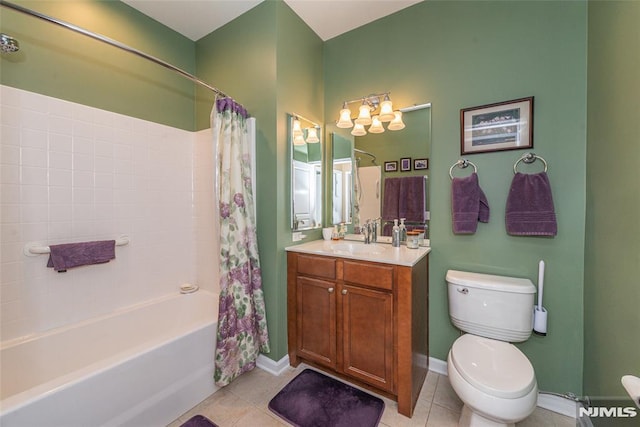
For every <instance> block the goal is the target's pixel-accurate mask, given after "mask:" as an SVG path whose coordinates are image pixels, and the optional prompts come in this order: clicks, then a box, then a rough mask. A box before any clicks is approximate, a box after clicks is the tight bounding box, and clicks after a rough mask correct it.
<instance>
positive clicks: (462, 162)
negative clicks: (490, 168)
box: [449, 159, 478, 179]
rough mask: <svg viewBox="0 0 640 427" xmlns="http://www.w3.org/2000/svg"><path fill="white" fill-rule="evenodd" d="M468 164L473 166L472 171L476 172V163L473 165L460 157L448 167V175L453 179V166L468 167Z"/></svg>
mask: <svg viewBox="0 0 640 427" xmlns="http://www.w3.org/2000/svg"><path fill="white" fill-rule="evenodd" d="M469 165H471V166H473V172H475V173H477V172H478V168H477V167H476V165H474V164H473V163H471V162H470V161H469V160H467V159H460V160H458V161H457V162H455V163H454V164H453V165H451V167H450V168H449V177H450V178H451V179H453V168H455V167H456V166H458V167H459V168H460V169H464V168H466V167H469Z"/></svg>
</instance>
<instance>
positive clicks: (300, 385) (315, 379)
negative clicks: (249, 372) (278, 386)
mask: <svg viewBox="0 0 640 427" xmlns="http://www.w3.org/2000/svg"><path fill="white" fill-rule="evenodd" d="M269 409H270V410H271V411H272V412H274V413H275V414H276V415H278V416H279V417H281V418H283V419H284V420H286V421H287V422H289V423H291V424H293V425H294V426H296V427H327V426H331V427H375V426H377V425H378V423H379V422H380V418H381V417H382V411H384V402H383V401H382V399H379V398H377V397H374V396H372V395H370V394H368V393H365V392H364V391H362V390H358V389H357V388H354V387H351V386H349V385H347V384H345V383H342V382H340V381H338V380H334V379H333V378H329V377H328V376H326V375H323V374H321V373H319V372H316V371H313V370H311V369H305V370H304V371H302V372H301V373H300V374H299V375H298V376H297V377H295V378H294V379H293V380H291V381H290V382H289V384H287V385H286V386H284V388H283V389H282V390H280V392H279V393H278V394H276V396H275V397H274V398H273V399H271V402H269Z"/></svg>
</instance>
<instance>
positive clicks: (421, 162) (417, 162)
mask: <svg viewBox="0 0 640 427" xmlns="http://www.w3.org/2000/svg"><path fill="white" fill-rule="evenodd" d="M424 169H429V159H413V170H416V171H419V170H424Z"/></svg>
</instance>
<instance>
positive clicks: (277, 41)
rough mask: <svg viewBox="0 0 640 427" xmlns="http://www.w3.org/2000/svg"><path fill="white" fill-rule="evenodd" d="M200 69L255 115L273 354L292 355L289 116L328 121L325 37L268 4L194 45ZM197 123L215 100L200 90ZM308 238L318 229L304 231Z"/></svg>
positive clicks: (282, 7) (201, 124) (277, 4)
mask: <svg viewBox="0 0 640 427" xmlns="http://www.w3.org/2000/svg"><path fill="white" fill-rule="evenodd" d="M196 57H197V74H198V76H199V77H200V78H202V79H204V80H207V81H211V82H215V84H216V85H217V86H218V87H220V88H224V90H225V91H227V92H228V93H229V94H231V95H232V96H233V97H234V98H235V99H236V100H238V101H239V102H241V103H242V104H243V105H244V106H245V107H246V108H247V110H248V111H249V113H250V114H251V115H252V116H254V117H256V122H257V130H258V136H257V168H256V169H257V181H258V182H257V189H256V191H257V195H256V205H257V211H258V217H257V222H258V224H257V227H258V246H259V249H260V262H261V267H262V283H263V289H264V292H265V301H266V305H267V322H268V327H269V336H270V340H271V353H270V354H268V355H267V356H268V357H270V358H271V359H273V360H280V359H281V358H282V357H284V356H285V355H286V354H287V317H286V316H287V295H286V290H287V286H286V272H287V269H286V256H285V251H284V248H285V247H286V246H289V245H290V244H291V243H292V242H291V225H290V218H289V216H290V215H289V212H290V211H291V207H290V196H289V194H290V187H291V186H290V182H291V177H290V164H291V163H290V160H289V159H290V152H289V151H288V150H289V146H288V143H287V113H297V114H300V115H302V116H304V117H307V118H309V119H310V120H313V121H314V122H317V123H323V122H324V120H323V108H324V107H323V105H324V104H323V99H322V94H323V92H324V90H323V84H322V41H321V39H320V38H318V36H316V35H315V34H314V33H313V32H312V31H311V30H310V29H309V28H308V27H307V26H306V25H305V24H304V23H303V21H302V20H301V19H300V18H299V17H298V16H297V15H295V14H294V13H293V11H292V10H291V9H290V8H289V7H288V6H287V5H286V4H285V3H283V2H281V1H266V2H263V3H261V4H259V5H258V6H256V7H255V8H253V9H251V10H250V11H249V12H247V13H245V14H243V15H242V16H240V17H238V18H237V19H235V20H234V21H232V22H230V23H229V24H227V25H225V26H224V27H222V28H220V29H218V30H216V31H214V32H213V33H211V34H209V35H208V36H206V37H204V38H202V39H200V40H198V42H197V43H196ZM198 95H199V96H198V102H197V107H196V115H197V127H198V129H203V128H206V127H208V126H209V113H210V110H211V97H210V95H209V94H208V93H203V92H201V91H198ZM305 234H307V235H308V236H309V237H308V239H312V238H318V237H319V232H305Z"/></svg>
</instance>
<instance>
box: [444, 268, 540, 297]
mask: <svg viewBox="0 0 640 427" xmlns="http://www.w3.org/2000/svg"><path fill="white" fill-rule="evenodd" d="M447 283H451V284H454V285H459V286H466V287H468V288H480V289H490V290H494V291H502V292H512V293H517V294H535V293H536V287H535V286H533V283H532V282H531V280H529V279H522V278H519V277H508V276H496V275H493V274H482V273H470V272H468V271H459V270H449V271H447Z"/></svg>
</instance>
